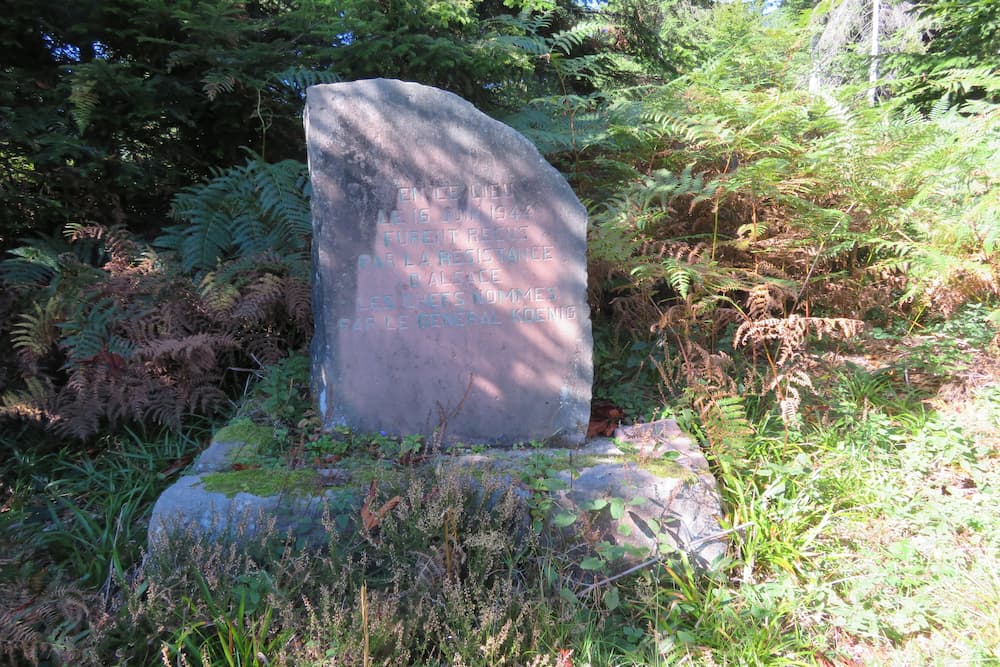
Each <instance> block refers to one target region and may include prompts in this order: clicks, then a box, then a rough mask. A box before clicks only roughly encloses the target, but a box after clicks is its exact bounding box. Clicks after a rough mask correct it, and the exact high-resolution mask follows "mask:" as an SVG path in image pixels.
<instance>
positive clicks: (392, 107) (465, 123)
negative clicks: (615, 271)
mask: <svg viewBox="0 0 1000 667" xmlns="http://www.w3.org/2000/svg"><path fill="white" fill-rule="evenodd" d="M305 127H306V140H307V146H308V154H309V173H310V178H311V180H312V189H313V196H312V206H313V232H314V233H313V259H314V261H313V271H314V275H313V311H314V316H315V322H316V334H315V337H314V339H313V346H312V364H313V385H314V393H315V395H316V400H317V403H318V407H319V412H320V414H321V416H322V418H323V421H324V424H325V426H326V427H327V428H332V427H334V426H337V425H347V426H350V427H351V428H352V429H354V430H356V431H359V432H370V433H376V432H384V433H387V434H389V435H396V436H402V435H407V434H422V435H424V436H425V437H426V438H427V439H428V440H430V439H432V438H438V439H439V440H442V441H444V442H445V443H448V444H454V443H459V442H467V443H484V444H490V445H512V444H515V443H519V442H527V441H531V440H539V441H546V442H549V443H550V444H558V445H578V444H579V443H580V442H582V441H583V439H584V437H585V434H586V428H587V424H588V421H589V415H590V396H591V384H592V380H593V362H592V337H591V327H590V314H589V313H590V311H589V307H588V305H587V298H586V292H587V270H586V228H587V214H586V210H585V209H584V207H583V206H582V205H581V204H580V202H579V201H578V200H577V198H576V196H575V195H574V194H573V192H572V190H571V189H570V187H569V185H568V184H567V183H566V180H565V179H564V178H563V177H562V176H561V175H560V174H559V172H558V171H556V170H555V169H554V168H553V167H552V166H551V165H549V164H548V163H546V162H545V160H544V159H543V158H542V156H541V154H540V153H539V152H538V151H537V150H536V149H535V147H534V146H533V145H532V144H531V143H530V142H529V141H528V140H527V139H526V138H525V137H524V136H522V135H521V134H519V133H518V132H516V131H515V130H513V129H512V128H510V127H508V126H506V125H503V124H502V123H500V122H498V121H496V120H493V119H492V118H490V117H488V116H486V115H485V114H483V113H481V112H479V111H478V110H476V109H475V108H474V107H473V106H472V105H471V104H469V103H468V102H466V101H464V100H462V99H461V98H459V97H457V96H455V95H453V94H451V93H448V92H445V91H442V90H438V89H436V88H430V87H427V86H422V85H419V84H415V83H404V82H402V81H394V80H386V79H377V80H369V81H354V82H350V83H338V84H329V85H323V86H313V87H311V88H309V90H308V93H307V102H306V111H305Z"/></svg>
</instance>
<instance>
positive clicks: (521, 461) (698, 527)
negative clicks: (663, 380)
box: [149, 420, 728, 569]
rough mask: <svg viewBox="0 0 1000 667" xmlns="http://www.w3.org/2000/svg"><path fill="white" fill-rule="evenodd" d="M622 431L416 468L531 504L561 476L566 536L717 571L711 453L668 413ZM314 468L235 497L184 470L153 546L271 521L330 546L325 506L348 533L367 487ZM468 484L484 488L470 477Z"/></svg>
mask: <svg viewBox="0 0 1000 667" xmlns="http://www.w3.org/2000/svg"><path fill="white" fill-rule="evenodd" d="M621 432H622V434H623V435H630V436H631V437H634V438H635V440H632V441H623V440H620V439H618V440H615V441H612V440H608V439H598V440H594V441H591V442H589V443H587V444H586V446H584V447H581V448H578V449H555V448H527V449H512V450H500V449H494V450H488V451H487V452H485V453H482V454H462V453H460V452H457V451H456V452H453V453H450V454H442V455H439V456H438V457H436V458H434V459H432V460H430V461H429V462H428V463H427V464H425V465H424V466H423V467H422V468H421V469H418V470H416V471H414V473H415V474H429V475H430V474H435V473H437V474H440V473H441V472H443V471H444V470H445V469H447V467H448V466H458V467H460V468H462V469H463V470H467V471H468V472H469V474H470V475H472V476H473V477H475V476H480V475H484V474H491V475H494V476H501V477H502V478H505V479H507V480H509V483H510V484H511V485H513V486H515V487H516V492H517V495H519V496H520V497H521V498H522V499H524V500H525V502H531V501H532V500H537V499H538V495H537V494H538V493H539V492H538V491H537V490H535V488H534V486H533V485H532V484H531V481H532V480H531V479H528V477H529V476H528V475H526V473H528V471H532V473H531V476H533V477H534V479H535V480H536V481H537V480H538V479H540V478H544V479H558V480H561V481H562V486H564V487H565V488H562V489H558V490H554V491H552V497H553V500H554V501H555V503H556V504H557V505H558V506H559V507H560V508H561V509H562V511H564V512H572V513H574V514H575V515H577V516H578V520H577V521H576V522H574V524H573V525H571V526H569V527H568V528H567V529H566V530H565V531H563V533H562V535H563V538H567V537H568V538H569V539H578V531H580V530H584V531H585V532H586V533H587V539H588V541H589V542H591V543H594V542H597V541H603V542H606V543H608V544H610V545H614V546H618V547H622V548H628V549H629V553H628V554H627V555H626V557H625V558H624V560H623V561H622V562H623V563H625V564H629V563H634V562H636V561H637V560H644V559H646V558H650V557H654V556H656V555H664V556H666V557H669V554H670V552H672V551H683V552H685V553H686V554H687V556H688V557H689V558H690V560H691V561H692V562H693V563H695V564H696V565H698V566H700V567H703V568H706V569H707V568H711V567H712V566H713V564H715V563H717V562H718V560H719V558H721V557H722V556H723V555H724V554H725V551H726V548H727V544H728V542H727V540H726V538H725V537H724V536H723V535H722V534H721V533H722V531H721V528H720V523H719V517H720V516H721V515H722V506H721V498H720V496H719V492H718V489H717V485H716V482H715V480H714V478H713V477H712V475H711V473H710V472H709V469H708V462H707V461H706V460H705V457H704V456H703V455H702V454H701V452H700V450H699V449H698V447H697V445H695V444H694V443H692V442H691V440H690V439H689V438H687V437H686V436H684V435H683V433H681V432H680V429H678V428H677V426H676V424H675V423H673V422H672V421H670V420H665V421H663V422H655V423H653V424H650V425H641V426H640V427H638V428H637V429H632V427H629V428H628V429H623V430H622V431H621ZM619 445H621V446H619ZM240 446H241V443H232V442H229V443H213V444H212V446H211V447H209V449H208V450H206V453H205V454H203V456H202V457H201V458H199V460H198V462H196V463H195V465H194V466H193V468H195V469H202V470H204V469H206V468H207V467H209V466H210V465H214V464H216V463H218V464H219V465H225V464H224V463H220V462H225V461H231V460H232V452H233V451H236V450H238V449H239V448H240ZM623 449H624V450H626V451H624V452H623ZM209 452H210V453H211V454H209ZM203 459H205V460H203ZM213 462H214V463H213ZM230 465H231V464H230ZM372 465H378V463H377V462H372ZM308 472H310V473H312V472H314V473H315V477H316V480H317V481H316V482H311V483H309V484H304V485H303V484H299V485H298V486H297V487H296V486H295V485H290V486H289V488H288V489H285V490H284V491H283V492H281V493H274V494H272V495H263V494H260V495H258V494H254V493H251V492H250V489H242V488H241V489H239V490H238V491H237V492H235V493H232V492H230V493H228V494H227V493H222V492H219V491H209V490H207V489H206V488H205V480H206V477H207V473H199V474H193V475H188V476H185V477H182V478H181V479H180V480H179V481H178V482H176V483H175V484H174V485H173V486H171V487H170V488H169V489H167V491H166V492H164V494H163V495H162V496H161V497H160V499H159V500H158V501H157V503H156V505H155V506H154V508H153V514H152V517H151V519H150V526H149V542H150V545H151V546H152V547H153V548H157V547H158V546H159V545H161V544H163V543H164V541H165V540H166V537H167V535H169V534H170V532H171V531H176V530H181V531H185V530H187V531H190V532H194V533H196V534H199V535H202V536H205V537H209V538H212V539H236V540H246V539H250V538H252V537H253V536H254V535H259V534H260V532H261V531H262V530H263V529H265V528H266V529H267V531H268V532H269V533H275V532H276V533H277V534H278V535H284V534H286V533H289V534H292V535H293V536H294V537H295V539H296V540H297V541H298V543H299V544H302V545H323V544H325V541H326V539H328V536H326V535H325V533H324V530H323V526H322V521H321V519H322V517H323V515H324V513H327V514H328V515H329V516H330V517H331V518H332V519H333V520H334V521H336V522H338V524H339V528H340V529H342V530H350V529H351V525H352V524H353V522H354V520H355V518H356V517H357V516H358V511H359V509H360V506H361V502H362V500H363V498H364V496H365V493H366V492H367V489H366V488H365V484H363V483H358V482H355V481H354V480H353V475H352V472H351V471H349V470H345V469H344V468H339V467H330V468H324V469H321V470H317V471H308ZM261 474H262V475H268V474H272V473H268V472H267V471H262V472H261ZM370 476H371V475H363V476H362V477H370ZM470 488H473V489H474V488H479V486H478V484H477V483H476V482H473V483H472V484H471V486H470ZM595 501H605V502H606V505H605V506H604V507H603V508H602V509H601V510H600V511H595V510H592V509H589V508H591V507H593V504H594V502H595ZM612 503H614V504H616V505H617V506H618V507H619V508H621V515H620V517H613V516H612V511H611V505H612ZM616 513H617V512H616ZM512 539H513V537H512Z"/></svg>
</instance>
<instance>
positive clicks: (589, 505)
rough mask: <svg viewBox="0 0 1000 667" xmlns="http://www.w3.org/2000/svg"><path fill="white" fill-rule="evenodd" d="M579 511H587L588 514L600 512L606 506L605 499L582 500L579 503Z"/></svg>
mask: <svg viewBox="0 0 1000 667" xmlns="http://www.w3.org/2000/svg"><path fill="white" fill-rule="evenodd" d="M579 505H580V509H582V510H587V511H588V512H596V511H597V510H602V509H604V508H605V507H607V506H608V501H607V499H605V498H598V499H597V500H584V501H583V502H582V503H579Z"/></svg>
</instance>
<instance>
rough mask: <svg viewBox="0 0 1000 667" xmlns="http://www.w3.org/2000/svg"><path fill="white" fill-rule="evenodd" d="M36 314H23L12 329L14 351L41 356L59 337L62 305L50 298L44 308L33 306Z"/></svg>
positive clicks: (57, 300)
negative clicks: (58, 327)
mask: <svg viewBox="0 0 1000 667" xmlns="http://www.w3.org/2000/svg"><path fill="white" fill-rule="evenodd" d="M32 307H33V310H34V312H29V313H23V314H22V315H21V318H20V321H19V322H18V323H17V324H15V325H14V326H13V327H11V341H12V342H13V344H14V349H15V350H18V351H19V352H27V353H30V354H33V355H36V356H41V355H43V354H45V353H46V352H48V351H49V349H50V348H51V347H52V345H53V344H54V343H55V342H56V340H57V337H58V329H57V325H58V323H59V321H60V319H61V318H62V303H61V301H60V300H59V299H56V298H50V299H49V300H48V301H46V302H45V305H44V306H40V305H39V304H38V303H37V302H36V303H34V304H32Z"/></svg>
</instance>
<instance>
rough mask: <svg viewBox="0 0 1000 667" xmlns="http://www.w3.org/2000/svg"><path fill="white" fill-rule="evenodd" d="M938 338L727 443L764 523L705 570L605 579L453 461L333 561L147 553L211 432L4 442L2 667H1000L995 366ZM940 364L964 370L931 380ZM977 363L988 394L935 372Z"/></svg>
mask: <svg viewBox="0 0 1000 667" xmlns="http://www.w3.org/2000/svg"><path fill="white" fill-rule="evenodd" d="M955 335H956V334H953V337H954V336H955ZM925 340H930V341H931V342H930V343H927V344H926V345H925V346H924V347H921V346H920V345H906V346H899V347H898V348H897V347H891V346H890V347H886V348H885V350H884V353H883V354H882V361H883V362H884V363H882V364H881V365H878V367H871V366H872V365H871V364H868V366H869V367H871V369H870V370H866V368H865V366H864V365H860V364H859V365H854V366H849V365H845V366H841V367H839V369H838V370H836V372H832V373H830V374H829V375H828V377H826V378H825V379H823V381H822V382H820V381H817V382H816V386H817V392H819V393H821V394H822V396H823V397H824V398H823V400H818V399H814V400H813V405H807V406H803V413H804V414H807V415H809V417H808V418H807V419H805V420H803V422H802V423H801V424H800V425H799V427H798V428H795V429H791V430H788V431H786V430H785V429H784V428H783V427H781V425H780V424H779V423H778V422H777V421H776V420H773V419H772V420H770V421H767V420H765V419H761V420H760V421H758V423H756V424H755V427H756V429H755V431H754V432H753V433H752V434H751V435H749V436H748V437H747V438H746V441H745V442H744V443H742V444H743V446H741V447H738V448H733V449H732V450H728V451H726V452H724V453H721V454H719V453H717V455H716V460H714V461H713V463H714V464H715V468H716V470H717V472H718V473H719V475H720V477H721V478H720V485H721V487H722V488H723V491H724V494H725V499H726V502H727V507H728V509H729V514H728V516H726V517H725V523H726V525H731V526H737V525H743V524H747V526H746V527H744V528H743V529H741V530H739V531H736V532H735V533H733V536H732V538H733V545H732V549H731V555H730V560H729V562H728V564H727V565H726V567H724V568H722V569H720V570H719V571H718V572H715V573H711V574H706V573H699V572H696V571H695V570H693V569H692V568H691V567H689V566H688V565H687V564H686V563H685V562H684V561H683V559H678V558H677V557H670V558H664V559H662V560H661V561H659V562H656V563H653V564H651V565H650V566H649V567H646V568H643V569H640V570H638V571H636V572H635V573H633V574H632V575H630V576H628V577H623V578H621V579H616V580H614V581H612V582H609V583H606V584H603V585H600V586H596V587H595V586H591V585H590V583H592V582H593V581H595V580H596V579H597V578H599V577H600V573H593V572H590V571H588V570H586V569H581V567H580V566H581V563H583V562H584V561H585V558H586V557H587V555H588V554H587V553H586V552H585V551H584V550H580V549H575V548H571V547H570V546H567V545H566V544H561V545H560V544H555V543H552V542H547V541H544V540H539V539H538V536H537V535H536V533H535V532H534V531H533V530H531V528H530V525H531V519H532V517H531V516H530V508H527V507H525V506H524V504H523V503H521V502H519V501H518V499H517V497H516V496H515V494H513V493H511V492H510V488H509V484H508V483H507V482H506V481H504V480H502V479H496V480H491V479H490V478H486V479H482V480H477V481H475V482H472V481H470V480H469V478H468V477H465V476H462V475H459V474H457V472H456V471H449V470H447V469H445V470H444V471H443V472H442V474H441V476H440V477H439V478H438V479H437V480H436V481H422V480H417V479H414V480H413V481H412V482H411V483H410V484H409V486H408V487H407V488H406V490H405V492H404V493H402V494H401V495H400V498H399V501H398V503H397V504H395V506H394V509H393V510H392V511H391V512H389V513H387V514H386V515H385V516H384V517H383V518H382V519H381V520H380V521H379V523H378V525H377V526H376V527H375V528H374V529H373V530H372V531H370V532H367V533H362V534H352V535H346V534H345V535H336V534H335V533H334V537H333V539H331V542H330V545H329V548H328V549H326V550H324V551H322V552H317V553H306V552H297V551H295V550H293V549H291V548H289V547H287V546H286V545H285V544H284V542H283V540H282V536H278V535H264V536H262V537H261V538H260V540H259V543H258V544H256V546H254V547H252V548H248V549H246V550H235V549H231V548H227V547H225V546H224V545H217V544H204V543H199V542H198V541H197V540H196V539H194V538H192V537H190V536H188V537H185V536H179V537H178V538H177V539H178V541H177V543H176V544H175V548H174V549H172V550H167V551H165V552H162V553H161V552H158V554H157V557H156V558H155V559H149V558H143V551H142V549H143V547H144V540H145V521H146V519H147V517H148V510H149V507H150V504H151V502H152V501H153V500H154V499H155V497H156V496H157V494H158V493H159V492H160V490H162V488H163V487H164V486H165V485H166V484H167V483H169V482H170V480H171V478H172V477H173V475H175V474H177V472H178V470H179V469H180V465H181V464H183V463H184V462H185V461H186V460H187V458H186V457H188V456H189V455H190V454H191V453H192V452H193V451H195V450H197V449H198V448H199V447H200V445H199V441H201V440H203V437H204V435H205V434H204V433H197V432H192V433H189V434H187V435H186V436H175V435H169V434H164V433H155V434H139V433H131V434H126V435H125V436H124V437H119V438H115V439H113V440H111V441H109V442H108V443H105V447H104V448H103V450H102V451H101V453H100V454H98V455H96V456H91V457H87V456H71V455H69V454H68V453H66V452H59V453H49V454H38V455H31V454H30V453H25V452H24V450H15V449H14V448H11V450H12V451H17V452H19V453H18V454H17V456H16V457H13V458H11V459H10V460H8V462H7V463H6V464H5V466H6V467H5V470H4V480H5V482H4V483H5V487H4V490H5V498H4V499H3V509H4V511H3V512H2V513H0V523H2V527H3V529H4V532H5V535H7V536H10V539H8V540H7V541H5V543H4V545H3V547H2V551H0V593H2V595H3V597H4V598H5V599H6V600H7V601H8V604H6V605H4V608H5V609H6V611H2V612H0V637H3V638H4V639H0V661H3V660H4V659H6V661H7V662H9V663H11V664H39V665H49V664H129V665H185V664H190V665H198V664H201V665H208V664H213V665H220V664H221V665H277V664H294V665H331V664H336V665H365V666H366V667H367V665H381V664H398V665H411V664H421V665H501V664H511V665H535V666H539V667H540V666H542V665H549V666H557V665H559V666H563V667H565V666H567V665H575V666H577V667H579V666H581V665H703V666H706V667H708V666H712V665H820V666H825V665H1000V574H998V573H1000V513H997V512H996V507H997V506H998V502H997V501H998V498H997V494H998V490H1000V448H998V443H1000V383H997V377H1000V374H993V373H991V372H988V371H990V369H993V368H995V367H996V365H995V364H994V362H993V361H992V357H990V356H989V355H987V354H985V353H983V352H982V351H980V352H970V349H969V348H968V347H963V346H961V345H956V344H954V343H953V341H952V340H950V339H949V345H950V346H951V347H949V348H948V349H953V350H955V352H954V353H953V354H950V353H948V352H947V350H946V351H945V353H942V352H941V350H942V349H943V348H942V346H941V344H940V341H939V340H938V339H935V338H933V337H932V338H928V339H925ZM977 342H979V341H977ZM980 347H982V346H980ZM897 353H898V355H899V356H893V355H897ZM949 354H950V356H949ZM971 354H976V355H978V356H976V357H975V358H974V359H973V358H969V357H967V356H966V355H971ZM906 355H909V356H906ZM914 355H922V356H920V358H917V359H914ZM935 355H937V357H941V363H946V364H948V369H947V373H948V374H950V375H949V376H948V377H941V378H939V380H938V381H937V382H935V383H934V386H933V387H932V388H931V389H928V384H927V383H926V382H917V381H916V378H918V377H919V374H920V373H922V374H925V375H929V376H934V375H935V374H936V375H938V376H941V375H944V374H943V373H941V372H940V371H941V368H942V367H941V366H940V365H938V366H935V359H936V358H937V357H936V356H935ZM959 355H961V356H959ZM945 357H947V358H945ZM901 368H905V369H907V372H906V373H903V372H898V369H901ZM970 369H971V370H970ZM972 371H974V372H972ZM963 372H964V373H966V375H967V376H970V377H971V376H973V375H974V376H976V377H977V378H978V379H977V380H976V381H975V382H974V383H973V385H974V386H972V387H971V388H969V387H966V388H965V389H964V390H962V391H959V390H958V389H956V387H957V386H958V385H957V384H956V383H954V382H953V383H951V385H948V384H947V383H945V382H943V380H945V379H948V378H949V377H950V378H951V379H954V378H956V377H960V376H961V374H962V373H963ZM949 386H951V387H952V388H951V390H948V387H949ZM949 391H951V393H949ZM935 396H936V397H938V399H939V400H938V401H937V402H935V401H934V400H933V397H935ZM942 397H943V398H945V399H948V400H943V401H942V400H940V399H941V398H942ZM719 456H725V457H728V458H727V459H726V460H725V461H720V460H718V457H719ZM387 500H389V498H379V499H377V502H378V504H381V503H382V502H385V501H387Z"/></svg>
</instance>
